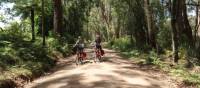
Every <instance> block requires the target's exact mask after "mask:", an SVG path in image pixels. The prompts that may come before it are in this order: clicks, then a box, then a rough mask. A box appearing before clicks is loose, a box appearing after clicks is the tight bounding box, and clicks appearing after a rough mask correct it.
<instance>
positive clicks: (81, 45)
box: [73, 36, 86, 63]
mask: <svg viewBox="0 0 200 88" xmlns="http://www.w3.org/2000/svg"><path fill="white" fill-rule="evenodd" d="M73 47H74V48H75V49H76V54H77V57H78V58H79V57H82V58H81V59H79V61H80V62H81V63H82V60H83V58H84V57H86V53H84V52H83V50H84V41H83V39H82V38H81V36H79V37H78V40H77V41H76V43H75V45H74V46H73Z"/></svg>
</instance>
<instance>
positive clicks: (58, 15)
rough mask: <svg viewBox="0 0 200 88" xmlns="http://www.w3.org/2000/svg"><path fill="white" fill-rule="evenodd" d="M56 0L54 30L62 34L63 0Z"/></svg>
mask: <svg viewBox="0 0 200 88" xmlns="http://www.w3.org/2000/svg"><path fill="white" fill-rule="evenodd" d="M53 1H54V32H55V33H56V34H58V35H60V36H62V33H63V9H62V1H61V0H53Z"/></svg>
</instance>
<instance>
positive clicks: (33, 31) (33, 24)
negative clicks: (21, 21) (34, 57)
mask: <svg viewBox="0 0 200 88" xmlns="http://www.w3.org/2000/svg"><path fill="white" fill-rule="evenodd" d="M34 18H35V11H34V8H33V7H32V8H31V27H32V41H35V21H34Z"/></svg>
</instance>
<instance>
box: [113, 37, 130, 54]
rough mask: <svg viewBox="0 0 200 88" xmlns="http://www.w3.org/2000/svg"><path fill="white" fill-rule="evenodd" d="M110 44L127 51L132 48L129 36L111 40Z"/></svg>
mask: <svg viewBox="0 0 200 88" xmlns="http://www.w3.org/2000/svg"><path fill="white" fill-rule="evenodd" d="M109 46H110V47H112V48H114V49H117V50H120V51H127V50H130V49H131V47H132V44H131V41H130V38H129V37H124V38H119V39H115V40H112V41H110V43H109Z"/></svg>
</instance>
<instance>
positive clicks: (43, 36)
mask: <svg viewBox="0 0 200 88" xmlns="http://www.w3.org/2000/svg"><path fill="white" fill-rule="evenodd" d="M42 38H43V43H42V44H43V46H45V45H46V41H45V40H46V39H45V28H44V0H42Z"/></svg>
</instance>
